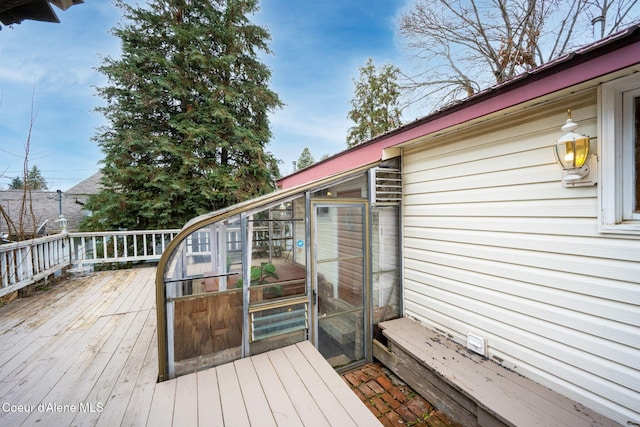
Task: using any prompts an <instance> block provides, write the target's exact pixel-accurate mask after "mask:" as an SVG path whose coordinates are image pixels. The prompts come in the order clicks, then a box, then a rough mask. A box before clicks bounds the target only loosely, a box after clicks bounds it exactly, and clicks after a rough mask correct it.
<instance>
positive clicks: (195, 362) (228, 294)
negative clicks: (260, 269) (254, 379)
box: [165, 217, 243, 376]
mask: <svg viewBox="0 0 640 427" xmlns="http://www.w3.org/2000/svg"><path fill="white" fill-rule="evenodd" d="M241 247H242V242H241V238H240V220H239V217H232V218H230V219H228V220H225V221H221V222H217V223H213V224H209V225H206V226H204V227H202V228H200V229H198V230H196V231H194V232H193V233H191V234H190V235H189V236H187V238H185V239H184V240H183V241H182V242H181V243H180V245H179V246H178V248H177V249H176V250H175V251H174V253H173V255H172V258H171V259H170V261H169V263H168V264H167V268H166V270H165V293H166V298H167V334H168V345H169V346H170V348H171V351H170V353H169V358H170V359H172V360H170V361H169V366H170V375H173V376H179V375H182V374H184V373H188V372H193V371H194V370H197V369H202V368H204V367H208V366H216V365H219V364H222V363H227V362H230V361H233V360H236V359H238V358H240V357H241V355H242V325H243V300H242V290H241V289H236V288H235V284H236V283H237V281H238V279H239V278H240V274H241V269H242V264H241V256H240V254H241Z"/></svg>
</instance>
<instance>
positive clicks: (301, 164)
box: [297, 147, 316, 169]
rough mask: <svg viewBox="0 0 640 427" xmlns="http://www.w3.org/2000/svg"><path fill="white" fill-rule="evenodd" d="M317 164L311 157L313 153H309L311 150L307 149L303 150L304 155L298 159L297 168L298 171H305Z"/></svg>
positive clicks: (301, 154)
mask: <svg viewBox="0 0 640 427" xmlns="http://www.w3.org/2000/svg"><path fill="white" fill-rule="evenodd" d="M315 162H316V161H315V160H314V159H313V156H312V155H311V151H309V149H308V148H307V147H305V148H304V150H302V153H300V157H298V162H297V167H298V169H304V168H306V167H309V166H311V165H312V164H314V163H315Z"/></svg>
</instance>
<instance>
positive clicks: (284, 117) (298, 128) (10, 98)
mask: <svg viewBox="0 0 640 427" xmlns="http://www.w3.org/2000/svg"><path fill="white" fill-rule="evenodd" d="M409 2H410V0H348V1H347V0H323V1H310V0H262V1H261V11H260V12H259V13H258V14H257V15H256V16H254V17H253V19H254V22H257V23H258V24H260V25H263V26H265V27H266V28H268V29H269V31H270V32H271V37H272V41H271V50H272V51H273V54H272V55H270V56H267V57H265V58H264V61H265V63H266V64H267V65H268V66H269V67H270V68H271V71H272V80H271V88H272V89H273V90H274V91H275V92H276V93H278V94H279V96H280V98H281V99H282V101H283V102H284V103H285V104H286V105H285V107H284V108H282V109H280V110H277V111H276V112H274V114H272V115H271V129H272V132H273V137H272V140H271V143H270V145H269V146H268V150H269V151H271V152H272V153H273V154H274V155H275V156H276V158H278V159H281V160H282V161H283V163H282V164H281V166H280V167H281V171H282V172H283V173H290V172H291V171H292V165H291V163H292V161H294V160H297V159H298V157H299V156H300V153H301V152H302V150H303V149H304V148H305V147H308V148H309V150H310V151H311V154H312V155H313V156H314V158H315V159H316V160H318V159H320V157H321V156H322V155H324V154H335V153H337V152H339V151H342V150H343V149H345V148H346V145H345V137H346V134H347V130H348V128H349V127H350V126H351V123H350V121H349V120H348V119H347V113H348V111H349V100H350V99H351V97H352V95H353V78H357V77H358V75H359V72H358V67H359V66H362V65H364V64H365V63H366V61H367V58H369V57H371V58H373V59H374V63H375V64H376V65H382V64H384V63H392V64H394V65H396V66H400V67H401V68H402V65H403V63H405V62H406V61H407V54H406V53H403V49H402V47H401V44H400V42H399V41H398V40H397V38H396V21H397V17H398V15H399V13H400V12H401V10H402V9H403V8H404V7H405V6H406V4H407V3H409ZM56 12H57V14H58V17H59V18H60V21H61V23H60V24H50V23H43V22H35V21H24V22H23V23H21V24H19V25H14V26H13V27H12V28H8V27H3V28H2V30H1V31H0V188H6V187H7V185H8V184H9V183H10V181H11V179H12V178H14V177H16V176H19V175H21V174H22V169H23V163H24V158H25V143H26V140H27V136H28V131H29V124H30V122H31V119H30V118H31V105H32V101H33V108H34V116H35V118H34V120H33V129H32V132H31V143H30V151H29V156H28V158H29V166H33V165H37V166H38V167H39V168H40V170H41V171H42V174H43V176H44V177H45V179H46V180H47V183H48V186H49V189H50V190H54V191H55V190H57V189H61V190H63V191H64V190H66V189H68V188H69V187H71V186H73V185H75V184H76V183H78V182H80V181H82V180H83V179H85V178H87V177H89V176H91V175H92V174H93V173H95V172H96V171H97V170H98V169H99V164H98V162H99V160H100V159H101V158H102V152H101V151H100V149H99V147H98V146H97V144H96V143H95V142H93V141H92V140H91V138H92V137H93V136H94V135H95V133H96V128H97V127H99V126H100V125H103V124H105V121H104V119H103V117H102V116H101V115H100V114H99V113H96V112H93V111H92V110H93V109H94V108H95V107H96V106H98V105H101V104H102V99H101V98H99V97H97V96H96V95H95V90H94V89H93V88H94V87H95V86H101V85H104V84H105V82H106V79H105V77H104V76H103V75H101V74H99V73H97V72H96V71H95V70H94V68H95V67H97V66H98V65H99V64H100V61H101V58H102V57H104V56H112V57H117V56H118V54H119V41H118V39H116V38H115V37H113V36H112V35H111V34H109V30H110V29H111V28H112V27H114V26H115V25H116V24H117V22H118V20H119V19H120V11H119V10H118V9H117V8H116V7H115V6H114V5H113V4H112V3H111V2H110V1H106V0H104V1H101V0H89V1H87V2H86V3H84V4H80V5H77V6H73V7H71V8H70V9H68V10H66V11H60V10H58V9H56ZM413 118H414V117H405V121H408V120H410V119H413Z"/></svg>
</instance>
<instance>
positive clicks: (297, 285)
mask: <svg viewBox="0 0 640 427" xmlns="http://www.w3.org/2000/svg"><path fill="white" fill-rule="evenodd" d="M304 206H305V203H304V198H303V197H299V198H296V199H294V200H290V201H286V202H283V203H280V204H278V205H275V206H271V207H269V208H267V209H263V210H261V211H258V212H254V213H253V214H252V216H251V220H250V221H249V226H250V235H251V236H252V242H251V282H250V284H249V301H250V304H251V305H255V304H261V303H264V302H269V301H270V302H273V301H274V300H278V299H281V298H288V297H295V296H301V295H305V294H306V293H307V286H306V277H307V272H306V260H305V256H306V251H305V250H304V246H305V208H304ZM241 284H242V283H241V282H240V283H239V285H241Z"/></svg>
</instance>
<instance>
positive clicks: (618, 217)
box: [598, 73, 640, 234]
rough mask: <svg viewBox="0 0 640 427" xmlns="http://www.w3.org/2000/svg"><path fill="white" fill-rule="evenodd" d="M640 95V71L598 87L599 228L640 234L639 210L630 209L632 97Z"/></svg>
mask: <svg viewBox="0 0 640 427" xmlns="http://www.w3.org/2000/svg"><path fill="white" fill-rule="evenodd" d="M639 96H640V73H635V74H633V75H630V76H626V77H622V78H619V79H616V80H612V81H610V82H607V83H603V84H602V85H601V86H600V87H599V100H600V126H598V128H599V129H600V135H599V136H598V144H599V150H598V151H599V152H600V157H601V159H600V165H601V167H600V177H599V182H600V185H599V193H600V194H599V196H600V197H599V200H600V209H599V216H600V218H599V230H600V232H603V233H623V234H640V213H638V212H633V206H632V200H633V199H634V198H635V185H640V183H634V180H635V174H634V170H635V161H634V157H633V155H632V154H633V153H634V150H635V147H634V146H633V144H634V141H633V138H632V137H633V135H634V133H635V130H634V125H633V114H631V112H632V110H630V109H629V106H630V105H631V100H632V99H633V98H635V97H639Z"/></svg>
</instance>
